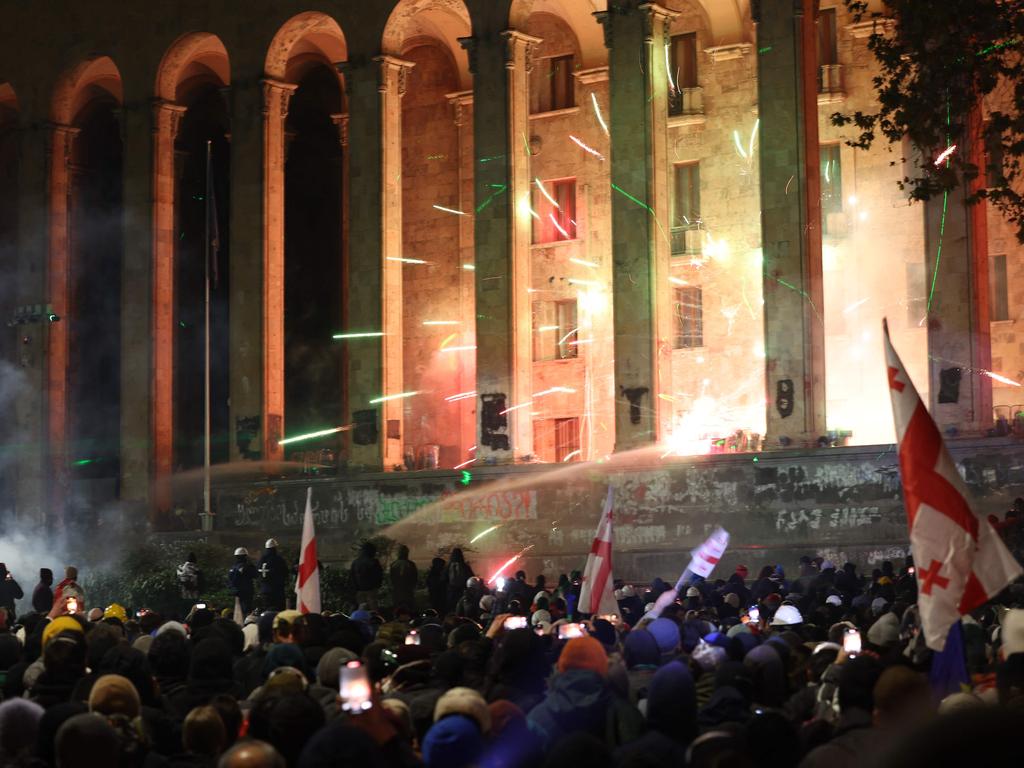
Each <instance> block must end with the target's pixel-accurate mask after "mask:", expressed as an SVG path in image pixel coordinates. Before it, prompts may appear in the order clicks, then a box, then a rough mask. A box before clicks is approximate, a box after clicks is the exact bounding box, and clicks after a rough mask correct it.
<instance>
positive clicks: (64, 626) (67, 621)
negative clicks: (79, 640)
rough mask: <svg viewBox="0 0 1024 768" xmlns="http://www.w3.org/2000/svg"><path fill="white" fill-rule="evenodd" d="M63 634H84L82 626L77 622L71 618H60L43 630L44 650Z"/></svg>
mask: <svg viewBox="0 0 1024 768" xmlns="http://www.w3.org/2000/svg"><path fill="white" fill-rule="evenodd" d="M61 632H78V633H79V634H84V632H82V625H81V624H79V623H78V622H77V621H75V620H74V619H73V618H71V617H70V616H58V617H57V618H56V619H54V620H53V621H51V622H50V623H49V624H47V625H46V628H45V629H44V630H43V648H45V647H46V644H47V643H49V642H50V640H52V639H53V638H54V637H56V636H57V635H59V634H60V633H61Z"/></svg>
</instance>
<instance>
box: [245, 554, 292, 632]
mask: <svg viewBox="0 0 1024 768" xmlns="http://www.w3.org/2000/svg"><path fill="white" fill-rule="evenodd" d="M256 570H257V571H259V574H260V597H261V598H262V600H263V607H264V609H266V610H269V611H283V610H284V608H285V600H284V587H285V582H286V581H287V580H288V564H287V563H286V562H285V561H284V558H283V557H281V555H280V554H278V551H277V539H267V543H266V544H264V545H263V557H261V558H260V562H259V565H258V566H257V567H256ZM245 615H246V616H248V615H249V614H248V613H246V614H245Z"/></svg>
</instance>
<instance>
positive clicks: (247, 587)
mask: <svg viewBox="0 0 1024 768" xmlns="http://www.w3.org/2000/svg"><path fill="white" fill-rule="evenodd" d="M257 576H259V572H258V571H257V570H256V568H255V567H253V564H252V563H250V562H249V561H248V560H245V561H242V562H237V563H235V564H234V566H232V568H231V570H230V571H228V587H229V588H230V590H229V591H230V592H231V594H232V596H234V597H240V598H242V599H243V600H245V599H247V598H251V597H252V594H253V586H252V582H253V579H255V578H256V577H257Z"/></svg>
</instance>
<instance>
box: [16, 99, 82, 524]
mask: <svg viewBox="0 0 1024 768" xmlns="http://www.w3.org/2000/svg"><path fill="white" fill-rule="evenodd" d="M22 106H23V109H27V106H28V105H24V104H23V105H22ZM19 120H20V125H19V135H18V143H19V155H18V253H17V269H18V274H17V280H16V281H15V291H16V292H15V293H12V294H11V296H12V298H13V299H16V305H17V306H27V305H31V304H46V303H47V302H52V299H51V298H50V296H49V294H48V286H47V246H48V245H49V243H48V242H47V238H41V237H39V233H40V232H46V231H47V202H48V200H49V199H50V188H49V186H48V185H49V179H50V173H49V169H48V165H49V164H50V163H51V162H52V158H53V157H54V156H55V155H54V153H53V151H52V150H53V149H54V148H57V149H58V150H59V151H58V153H57V154H56V158H57V160H58V162H59V163H60V164H63V166H64V174H63V176H64V178H63V182H62V183H63V184H64V185H65V187H64V191H65V197H64V210H63V216H64V220H65V221H64V225H65V226H66V216H67V211H66V208H67V198H66V192H67V189H66V184H67V162H68V156H67V151H68V146H65V145H69V144H70V141H71V135H64V136H60V134H61V133H65V134H66V133H67V132H68V131H69V130H70V129H67V128H64V129H63V130H62V131H56V130H54V129H51V128H49V127H46V126H45V123H40V124H39V126H38V127H34V126H33V121H32V119H31V116H30V115H29V114H27V113H24V112H23V113H22V114H21V115H19ZM53 139H56V140H53ZM51 239H52V238H51ZM65 243H66V240H65ZM64 322H65V318H64V317H63V316H61V320H60V321H58V322H57V323H52V324H49V325H46V324H38V325H36V324H33V325H21V326H18V327H17V328H15V329H13V330H11V329H7V332H8V333H15V334H17V340H16V342H15V344H16V345H17V360H16V364H17V370H18V375H19V378H18V380H17V383H18V385H19V388H18V396H17V397H16V398H15V399H14V402H13V408H14V411H13V413H14V419H15V427H14V434H13V439H14V441H15V444H16V445H17V446H18V449H17V451H16V452H15V454H14V456H13V458H14V460H15V462H16V464H15V467H16V473H15V481H14V482H15V486H14V488H15V491H14V492H15V498H14V511H15V519H16V520H17V521H18V522H19V523H23V524H30V525H32V524H35V525H40V526H44V525H51V524H52V525H55V524H57V523H58V522H59V520H60V515H59V514H58V508H56V507H54V506H53V505H51V504H50V503H49V499H48V494H49V493H50V492H51V491H52V489H54V488H55V487H57V481H58V479H59V476H54V475H53V474H52V470H53V465H52V464H51V463H50V462H49V461H48V454H47V436H48V434H49V424H48V422H47V406H48V393H47V388H48V386H49V380H48V379H49V370H48V362H49V361H48V343H49V339H48V337H49V335H50V333H51V332H52V331H53V329H54V328H55V327H56V326H60V325H62V323H64Z"/></svg>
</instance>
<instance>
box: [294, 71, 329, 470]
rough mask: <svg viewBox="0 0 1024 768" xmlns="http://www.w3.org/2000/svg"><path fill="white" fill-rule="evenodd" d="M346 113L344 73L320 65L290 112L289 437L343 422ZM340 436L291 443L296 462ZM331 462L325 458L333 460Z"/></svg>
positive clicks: (324, 448) (309, 75) (303, 83)
mask: <svg viewBox="0 0 1024 768" xmlns="http://www.w3.org/2000/svg"><path fill="white" fill-rule="evenodd" d="M341 111H342V101H341V89H340V87H339V83H338V76H337V74H336V73H334V72H333V71H332V70H330V69H328V68H327V67H326V66H315V67H313V68H312V69H310V70H309V71H308V72H307V73H306V74H305V76H304V77H302V79H301V80H300V81H299V87H298V89H297V90H296V91H295V94H294V96H293V97H292V100H291V105H290V108H289V111H288V121H287V126H286V127H287V131H288V139H287V141H288V144H287V149H286V152H287V160H286V163H285V282H284V334H285V346H284V350H285V364H284V365H285V370H284V382H285V383H284V391H285V434H286V436H289V437H291V436H297V435H303V434H308V433H310V432H316V431H320V430H326V429H331V428H334V427H337V426H340V425H341V416H342V389H341V386H342V373H341V360H342V357H341V355H342V346H341V345H340V344H339V343H338V342H336V341H334V340H333V339H332V338H331V337H332V334H334V333H337V332H338V331H339V329H340V328H341V327H342V326H341V322H342V292H341V285H342V283H341V281H342V205H343V201H342V177H343V166H342V148H341V143H340V140H339V136H338V130H337V127H336V125H335V124H334V122H333V121H332V120H331V116H332V115H338V114H340V113H341ZM338 445H339V438H338V435H337V434H333V435H328V436H325V437H322V438H316V439H311V440H303V441H299V442H296V443H294V444H290V445H288V446H286V451H287V455H289V456H290V457H292V458H302V459H310V460H313V461H317V462H319V461H321V459H319V458H318V457H317V456H316V454H317V453H318V452H319V451H335V450H336V449H337V446H338ZM330 461H331V459H330V458H327V459H325V460H324V463H329V462H330Z"/></svg>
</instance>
